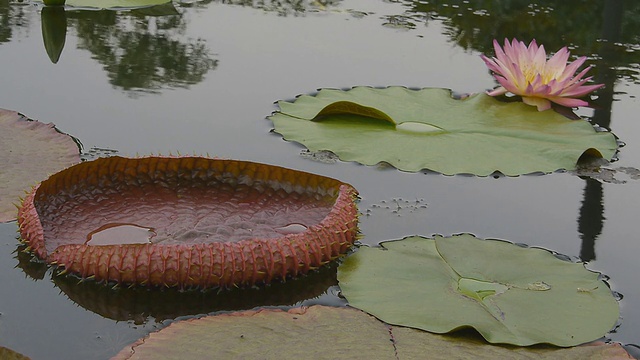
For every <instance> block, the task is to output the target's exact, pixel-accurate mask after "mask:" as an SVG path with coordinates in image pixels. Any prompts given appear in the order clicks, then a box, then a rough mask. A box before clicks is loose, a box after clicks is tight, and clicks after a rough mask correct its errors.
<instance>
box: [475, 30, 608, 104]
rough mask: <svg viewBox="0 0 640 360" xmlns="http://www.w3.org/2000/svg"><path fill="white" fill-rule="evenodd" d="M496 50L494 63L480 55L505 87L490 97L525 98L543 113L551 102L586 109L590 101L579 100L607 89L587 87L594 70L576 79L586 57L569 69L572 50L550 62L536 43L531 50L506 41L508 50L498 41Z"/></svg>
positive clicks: (525, 100) (587, 69)
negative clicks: (587, 75) (506, 95)
mask: <svg viewBox="0 0 640 360" xmlns="http://www.w3.org/2000/svg"><path fill="white" fill-rule="evenodd" d="M493 48H494V49H495V52H496V57H494V58H491V59H490V58H488V57H486V56H484V55H480V57H481V58H482V60H484V62H485V63H486V64H487V67H488V68H489V69H490V70H491V71H492V72H493V73H494V74H493V76H494V77H495V78H496V80H498V82H499V83H500V85H501V86H499V87H497V88H496V89H494V90H492V91H489V92H488V93H487V94H489V95H491V96H497V95H502V94H505V93H507V92H510V93H513V94H516V95H520V96H522V101H523V102H524V103H525V104H528V105H532V106H536V107H538V111H543V110H547V109H549V108H550V107H551V102H554V103H556V104H559V105H563V106H567V107H576V106H586V105H588V103H587V102H586V101H584V100H580V99H577V98H578V97H581V96H584V95H586V94H588V93H590V92H592V91H594V90H596V89H599V88H601V87H603V86H604V84H598V85H584V84H585V83H586V82H588V81H589V80H591V78H592V77H591V76H590V77H587V78H584V79H583V78H582V77H583V76H584V75H585V74H586V73H587V72H588V71H589V69H590V68H591V66H589V67H587V68H586V69H584V70H582V71H581V72H580V73H578V74H577V75H576V76H573V74H574V73H575V72H576V70H578V68H579V67H580V66H581V65H582V64H584V61H585V60H586V57H584V56H583V57H581V58H579V59H577V60H575V61H574V62H572V63H570V64H568V65H567V60H568V59H569V50H567V48H566V47H563V48H562V49H560V50H559V51H558V52H557V53H555V55H553V56H552V57H551V59H549V61H547V53H546V52H545V50H544V46H542V45H540V46H538V44H537V43H536V41H535V39H534V40H532V41H531V43H530V44H529V46H526V45H525V44H524V42H522V41H518V40H516V39H513V41H511V43H509V40H507V39H504V50H503V49H502V48H501V47H500V45H499V44H498V41H496V40H493Z"/></svg>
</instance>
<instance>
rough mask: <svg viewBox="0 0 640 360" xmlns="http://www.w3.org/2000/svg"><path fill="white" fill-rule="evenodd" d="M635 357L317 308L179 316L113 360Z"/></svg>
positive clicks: (618, 350) (598, 347)
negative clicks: (500, 340) (508, 342)
mask: <svg viewBox="0 0 640 360" xmlns="http://www.w3.org/2000/svg"><path fill="white" fill-rule="evenodd" d="M310 354H311V357H313V358H314V359H381V360H386V359H389V360H405V359H406V360H409V359H423V358H425V354H428V358H429V359H443V360H444V359H467V358H469V359H516V360H517V359H532V358H535V359H554V360H557V359H594V360H595V359H601V360H602V359H632V358H631V357H630V356H629V355H628V354H627V352H626V351H625V350H624V349H623V348H622V347H621V346H620V345H619V344H604V343H593V344H588V345H585V346H578V347H574V348H569V349H559V348H552V347H536V348H514V347H511V346H509V347H506V346H496V345H490V344H487V343H484V342H482V341H479V340H477V339H471V338H465V337H460V336H455V337H452V336H443V335H436V334H431V333H428V332H425V331H420V330H416V329H410V328H403V327H397V326H388V325H386V324H384V323H382V322H381V321H379V320H377V319H375V318H374V317H372V316H370V315H367V314H365V313H363V312H362V311H359V310H356V309H350V308H335V307H327V306H320V305H316V306H311V307H308V308H305V307H302V308H293V309H290V310H289V311H283V310H279V309H261V310H257V311H253V310H252V311H243V312H236V313H227V314H219V315H214V316H207V317H204V318H200V319H191V320H186V321H178V322H174V323H172V324H171V325H169V326H168V327H166V328H164V329H162V330H160V331H158V332H154V333H151V334H149V335H148V336H146V337H145V338H143V339H140V340H138V341H136V342H135V343H133V344H131V345H130V346H127V347H126V348H124V349H123V350H122V351H121V352H120V353H118V354H117V355H116V356H115V357H114V358H113V359H114V360H124V359H130V360H134V359H158V360H160V359H178V358H182V359H186V358H189V359H191V358H194V359H195V358H198V359H199V358H211V357H215V358H220V359H265V360H266V359H278V360H279V359H307V358H309V357H310Z"/></svg>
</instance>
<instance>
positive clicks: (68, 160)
mask: <svg viewBox="0 0 640 360" xmlns="http://www.w3.org/2000/svg"><path fill="white" fill-rule="evenodd" d="M79 162H80V151H79V149H78V145H77V144H76V142H75V141H74V140H73V138H72V137H71V136H69V135H67V134H63V133H61V132H59V131H58V130H56V128H55V126H54V125H53V124H44V123H41V122H39V121H32V120H29V119H27V118H26V117H24V116H23V115H21V114H19V113H17V112H15V111H9V110H3V109H0V163H1V164H2V166H0V222H6V221H11V220H14V219H15V218H16V216H17V214H18V210H17V209H16V206H15V205H14V204H19V203H20V197H21V196H24V195H25V192H26V191H27V190H30V189H31V187H32V186H34V185H36V184H37V183H38V182H40V181H42V180H44V179H46V178H47V177H49V175H51V174H53V173H55V172H58V171H60V170H62V169H64V168H66V167H68V166H71V165H73V164H75V163H79Z"/></svg>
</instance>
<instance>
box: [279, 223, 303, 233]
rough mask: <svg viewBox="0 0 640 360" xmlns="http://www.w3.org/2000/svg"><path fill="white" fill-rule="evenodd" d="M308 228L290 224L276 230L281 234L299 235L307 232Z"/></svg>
mask: <svg viewBox="0 0 640 360" xmlns="http://www.w3.org/2000/svg"><path fill="white" fill-rule="evenodd" d="M307 229H308V227H306V226H305V225H302V224H289V225H287V226H283V227H279V228H276V229H275V230H276V231H277V232H279V233H280V234H285V235H286V234H299V233H301V232H305V231H307Z"/></svg>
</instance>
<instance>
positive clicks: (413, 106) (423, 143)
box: [269, 87, 617, 176]
mask: <svg viewBox="0 0 640 360" xmlns="http://www.w3.org/2000/svg"><path fill="white" fill-rule="evenodd" d="M278 105H279V107H280V111H279V112H276V113H275V114H273V115H272V116H270V117H269V118H270V119H271V120H272V121H273V123H274V126H275V131H276V132H278V133H280V134H282V135H283V136H284V138H285V139H287V140H292V141H297V142H300V143H302V144H303V145H305V146H306V147H307V148H309V150H310V151H312V152H316V151H321V150H329V151H332V152H334V153H336V154H337V155H338V156H339V157H340V159H342V160H344V161H356V162H359V163H362V164H365V165H374V164H377V163H380V162H387V163H389V164H391V165H393V166H395V167H397V168H398V169H400V170H405V171H419V170H421V169H430V170H433V171H438V172H441V173H443V174H459V173H470V174H475V175H480V176H485V175H489V174H491V173H493V172H495V171H500V172H502V173H503V174H505V175H520V174H527V173H532V172H553V171H556V170H559V169H574V168H575V167H576V164H577V161H578V159H579V158H580V156H582V155H583V154H584V153H585V152H586V153H589V154H592V155H596V156H602V157H604V158H606V159H611V157H613V155H614V154H615V151H616V149H617V143H616V140H615V137H614V136H613V134H611V133H607V132H597V131H596V130H595V129H594V128H593V126H591V124H589V123H588V122H586V121H583V120H577V121H576V120H569V119H567V118H565V117H563V116H561V115H559V114H557V113H555V112H553V111H543V112H538V111H537V110H536V109H535V108H532V107H531V106H528V105H525V104H522V103H504V102H500V101H498V100H496V99H494V98H492V97H490V96H488V95H486V94H476V95H472V96H470V97H468V98H466V99H463V100H457V99H454V98H452V97H451V92H450V91H449V90H445V89H435V88H432V89H422V90H411V89H407V88H403V87H388V88H384V89H375V88H369V87H355V88H353V89H351V90H348V91H342V90H335V89H322V90H320V91H319V92H318V93H317V94H316V95H315V96H308V95H303V96H300V97H298V98H297V99H296V100H295V101H294V102H293V103H291V102H287V101H280V102H278Z"/></svg>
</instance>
